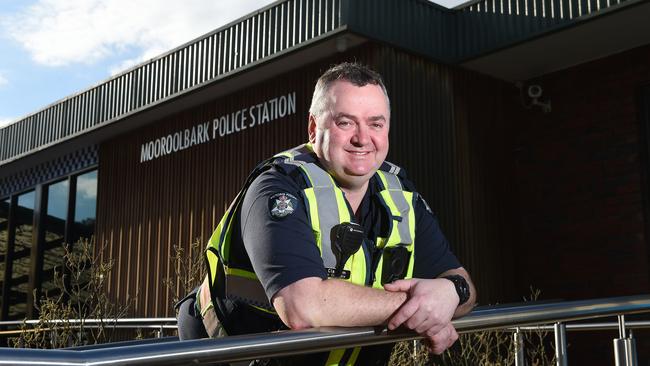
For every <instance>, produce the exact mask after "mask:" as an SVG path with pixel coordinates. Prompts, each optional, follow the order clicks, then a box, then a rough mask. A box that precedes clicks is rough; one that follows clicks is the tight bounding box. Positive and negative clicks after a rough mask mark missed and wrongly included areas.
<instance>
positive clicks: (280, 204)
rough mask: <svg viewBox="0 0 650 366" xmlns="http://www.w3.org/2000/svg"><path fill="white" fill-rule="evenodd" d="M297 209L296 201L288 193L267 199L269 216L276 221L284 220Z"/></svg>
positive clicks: (277, 194)
mask: <svg viewBox="0 0 650 366" xmlns="http://www.w3.org/2000/svg"><path fill="white" fill-rule="evenodd" d="M296 208H298V199H297V198H296V197H295V196H294V195H292V194H289V193H276V194H274V195H273V196H271V198H269V210H270V212H271V216H273V217H274V218H277V219H282V218H285V217H287V216H289V215H291V214H292V213H293V211H295V210H296Z"/></svg>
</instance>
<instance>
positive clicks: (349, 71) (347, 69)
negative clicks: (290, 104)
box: [309, 62, 390, 117]
mask: <svg viewBox="0 0 650 366" xmlns="http://www.w3.org/2000/svg"><path fill="white" fill-rule="evenodd" d="M338 80H343V81H347V82H349V83H352V84H353V85H356V86H358V87H362V86H366V85H368V84H372V85H377V86H379V87H381V90H382V91H383V92H384V95H385V96H386V102H387V103H388V108H389V110H390V99H388V92H387V91H386V86H385V85H384V81H383V80H382V78H381V75H379V73H377V72H376V71H374V70H373V69H371V68H369V67H368V66H366V65H363V64H360V63H357V62H343V63H340V64H338V65H334V66H332V67H330V68H329V69H328V70H327V71H325V72H324V73H323V74H322V75H321V76H320V77H319V78H318V81H317V82H316V86H315V87H314V95H313V96H312V98H311V106H310V107H309V113H310V114H312V115H313V116H315V117H316V116H320V115H321V114H322V113H323V108H325V97H326V95H327V92H328V91H329V88H330V86H331V85H332V84H333V83H334V82H335V81H338Z"/></svg>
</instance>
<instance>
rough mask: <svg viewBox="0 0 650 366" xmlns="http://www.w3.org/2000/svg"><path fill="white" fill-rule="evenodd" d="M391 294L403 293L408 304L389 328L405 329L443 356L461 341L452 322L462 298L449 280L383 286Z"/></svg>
mask: <svg viewBox="0 0 650 366" xmlns="http://www.w3.org/2000/svg"><path fill="white" fill-rule="evenodd" d="M384 289H385V290H386V291H390V292H404V293H406V294H407V295H408V297H407V300H406V302H404V304H402V306H401V307H400V308H399V309H398V310H397V311H396V312H395V313H394V314H393V315H392V317H391V318H390V319H389V321H388V329H389V330H394V329H396V328H398V327H399V326H404V327H406V328H408V329H411V330H414V331H415V332H417V333H418V334H420V335H421V336H424V337H425V338H426V340H427V341H428V342H427V343H428V345H429V348H430V351H431V352H433V353H435V354H441V353H442V352H444V351H445V350H446V349H447V348H449V347H451V345H452V344H454V342H455V341H456V340H457V339H458V333H457V332H456V329H455V328H454V326H453V325H452V324H451V319H452V317H453V316H454V312H455V311H456V308H457V307H458V302H459V298H458V295H457V294H456V290H455V288H454V284H453V283H452V282H451V281H449V280H446V279H440V278H436V279H408V280H397V281H395V282H392V283H388V284H385V285H384Z"/></svg>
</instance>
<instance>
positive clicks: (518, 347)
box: [513, 328, 526, 366]
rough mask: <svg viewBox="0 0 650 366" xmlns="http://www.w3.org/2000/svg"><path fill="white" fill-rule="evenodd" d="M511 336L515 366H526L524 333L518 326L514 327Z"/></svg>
mask: <svg viewBox="0 0 650 366" xmlns="http://www.w3.org/2000/svg"><path fill="white" fill-rule="evenodd" d="M513 337H514V342H515V366H526V358H525V357H524V355H525V351H524V335H523V333H522V332H521V330H520V329H519V328H516V330H515V333H514V334H513Z"/></svg>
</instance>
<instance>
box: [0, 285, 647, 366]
mask: <svg viewBox="0 0 650 366" xmlns="http://www.w3.org/2000/svg"><path fill="white" fill-rule="evenodd" d="M646 312H650V295H643V296H630V297H618V298H609V299H597V300H585V301H567V302H560V303H550V304H541V305H523V306H519V307H510V308H486V309H480V310H475V311H474V312H472V313H471V314H469V315H468V316H466V317H464V318H462V319H457V320H454V322H453V323H454V326H455V327H456V329H457V330H458V331H459V332H463V333H465V332H471V331H478V330H487V329H500V328H510V327H515V326H524V325H535V324H548V323H557V322H565V321H572V320H581V319H592V318H599V317H606V316H614V315H620V314H636V313H646ZM418 338H420V336H419V335H417V334H415V333H412V332H404V331H397V332H388V331H387V330H386V329H385V328H370V327H360V328H329V327H328V328H318V329H307V330H301V331H281V332H274V333H264V334H253V335H243V336H233V337H226V338H220V339H201V340H192V341H183V342H180V341H179V342H165V343H163V344H145V345H134V346H128V347H106V348H101V349H92V350H85V351H75V350H38V349H0V364H27V363H28V364H32V365H53V364H57V365H106V364H112V365H136V364H137V365H154V364H155V365H161V364H165V365H176V364H187V363H215V362H234V361H242V360H250V359H255V358H267V357H279V356H286V355H292V354H304V353H313V352H319V351H325V350H329V349H334V348H347V347H354V346H366V345H373V344H384V343H393V342H398V341H405V340H412V339H418Z"/></svg>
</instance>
